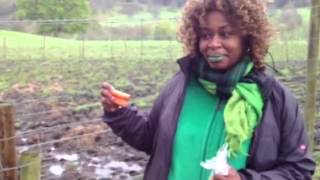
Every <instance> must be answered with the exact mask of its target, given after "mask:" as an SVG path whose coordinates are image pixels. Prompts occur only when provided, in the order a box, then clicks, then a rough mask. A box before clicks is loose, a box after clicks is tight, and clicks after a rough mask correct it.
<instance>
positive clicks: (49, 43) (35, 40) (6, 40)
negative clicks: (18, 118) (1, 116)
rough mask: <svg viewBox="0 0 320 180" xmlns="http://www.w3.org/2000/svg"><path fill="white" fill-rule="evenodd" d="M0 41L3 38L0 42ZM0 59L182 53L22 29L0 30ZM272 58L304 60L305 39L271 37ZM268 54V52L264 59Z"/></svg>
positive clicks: (155, 45)
mask: <svg viewBox="0 0 320 180" xmlns="http://www.w3.org/2000/svg"><path fill="white" fill-rule="evenodd" d="M1 41H2V42H1ZM0 42H1V43H0V49H1V51H0V52H1V53H0V59H8V60H43V59H46V60H68V59H72V60H76V59H88V60H90V59H108V58H118V59H144V60H154V59H157V60H159V59H162V60H167V59H171V60H175V59H176V58H178V57H180V56H181V55H182V48H181V44H180V43H178V42H177V41H167V40H162V41H159V40H158V41H156V40H143V41H130V40H127V41H124V40H118V41H109V40H99V41H81V40H69V39H62V38H54V37H45V36H39V35H33V34H27V33H21V32H13V31H0ZM269 51H270V53H271V54H272V56H273V57H274V60H276V61H281V60H289V59H290V60H305V59H306V55H307V42H306V41H303V40H292V41H280V40H278V41H274V42H273V43H272V46H271V48H270V50H269ZM268 60H270V56H267V61H268Z"/></svg>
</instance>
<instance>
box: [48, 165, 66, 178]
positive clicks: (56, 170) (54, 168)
mask: <svg viewBox="0 0 320 180" xmlns="http://www.w3.org/2000/svg"><path fill="white" fill-rule="evenodd" d="M49 171H50V172H51V173H52V174H54V175H56V176H61V175H62V173H63V172H64V168H63V167H61V166H60V165H53V166H50V168H49Z"/></svg>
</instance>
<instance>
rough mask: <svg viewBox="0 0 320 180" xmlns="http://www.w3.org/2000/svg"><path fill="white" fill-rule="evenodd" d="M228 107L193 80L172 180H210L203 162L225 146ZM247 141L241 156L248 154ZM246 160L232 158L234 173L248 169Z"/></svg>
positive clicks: (182, 117) (177, 139)
mask: <svg viewBox="0 0 320 180" xmlns="http://www.w3.org/2000/svg"><path fill="white" fill-rule="evenodd" d="M224 108H225V104H223V103H222V101H220V99H219V98H218V97H217V96H214V95H212V94H210V93H209V92H208V91H206V90H205V89H204V88H203V87H202V86H201V85H200V84H199V83H198V81H197V80H196V79H195V78H194V77H192V78H191V80H190V82H189V84H188V86H187V89H186V96H185V100H184V104H183V106H182V110H181V113H180V117H179V120H178V125H177V130H176V135H175V140H174V145H173V156H172V157H173V158H172V162H171V168H170V172H169V178H168V179H169V180H182V179H183V180H189V179H190V180H207V179H208V178H209V175H210V171H209V170H206V169H204V168H202V167H201V166H200V162H202V161H205V160H208V159H211V158H212V157H213V156H215V155H216V153H217V151H218V150H219V149H220V147H221V146H222V145H223V144H224V143H225V138H226V131H225V123H224V119H223V112H224ZM249 145H250V141H246V142H245V143H244V144H243V145H242V147H241V150H242V152H248V150H249ZM246 159H247V156H246V155H244V154H238V155H237V156H236V157H233V156H232V158H229V159H228V163H229V165H231V166H232V167H233V168H234V169H241V168H243V167H245V164H246Z"/></svg>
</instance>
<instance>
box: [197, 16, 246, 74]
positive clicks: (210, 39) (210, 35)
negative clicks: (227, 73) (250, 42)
mask: <svg viewBox="0 0 320 180" xmlns="http://www.w3.org/2000/svg"><path fill="white" fill-rule="evenodd" d="M242 39H243V36H242V35H241V33H240V31H239V30H238V29H237V28H236V27H235V26H234V24H231V23H230V22H229V21H227V18H226V17H225V16H224V15H223V14H222V13H220V12H218V11H213V12H210V13H209V14H208V15H207V16H206V18H205V22H204V24H203V25H201V27H200V34H199V49H200V52H201V54H202V55H203V56H204V57H205V59H206V60H207V62H208V63H209V66H210V67H211V68H212V69H215V70H221V71H223V70H227V69H229V68H231V67H232V66H233V65H235V64H236V63H237V62H238V61H239V60H240V58H241V57H242V55H243V48H244V47H243V42H242V41H243V40H242Z"/></svg>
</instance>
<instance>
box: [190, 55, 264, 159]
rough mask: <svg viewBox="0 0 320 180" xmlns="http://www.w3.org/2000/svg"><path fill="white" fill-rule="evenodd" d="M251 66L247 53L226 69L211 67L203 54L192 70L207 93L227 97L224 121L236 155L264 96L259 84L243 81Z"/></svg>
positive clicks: (257, 117)
mask: <svg viewBox="0 0 320 180" xmlns="http://www.w3.org/2000/svg"><path fill="white" fill-rule="evenodd" d="M252 69H253V63H252V61H251V59H250V58H249V57H244V59H242V60H241V61H240V62H239V63H237V64H236V65H235V66H234V67H232V69H230V70H228V71H226V72H218V71H214V70H212V69H211V68H210V67H209V65H208V64H207V62H206V61H205V60H204V59H203V58H200V59H198V61H197V65H196V71H195V73H196V74H197V76H198V81H199V82H200V84H201V85H202V86H203V87H204V88H205V89H206V90H207V91H208V92H209V93H211V94H216V95H218V96H219V97H220V98H222V99H224V100H226V101H227V102H226V107H225V110H224V121H225V126H226V132H227V135H226V142H227V143H228V145H229V153H230V155H236V153H237V152H239V151H240V149H241V144H242V143H243V142H244V141H246V140H248V139H250V138H251V137H252V134H253V131H254V129H255V127H256V126H257V124H258V123H259V121H260V119H261V117H262V108H263V98H262V96H261V93H260V90H259V87H258V86H257V84H255V83H247V82H242V80H244V79H248V78H250V71H251V70H252ZM242 153H245V152H242Z"/></svg>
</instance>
